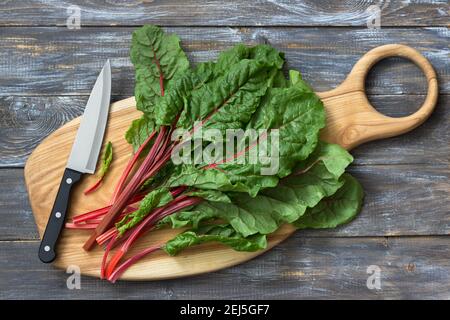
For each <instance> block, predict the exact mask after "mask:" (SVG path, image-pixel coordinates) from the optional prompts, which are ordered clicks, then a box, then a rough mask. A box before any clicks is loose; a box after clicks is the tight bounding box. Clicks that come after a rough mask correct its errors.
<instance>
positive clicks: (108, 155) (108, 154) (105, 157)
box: [84, 141, 113, 194]
mask: <svg viewBox="0 0 450 320" xmlns="http://www.w3.org/2000/svg"><path fill="white" fill-rule="evenodd" d="M112 160H113V149H112V143H111V141H108V143H107V144H106V146H105V150H104V151H103V154H102V157H101V160H100V168H99V169H98V172H97V174H96V176H97V177H98V180H97V182H96V183H94V184H93V185H92V186H91V187H89V188H88V189H86V190H85V191H84V194H89V193H91V192H93V191H95V190H97V189H98V187H100V185H101V184H102V181H103V177H104V176H105V174H106V172H108V170H109V167H110V165H111V162H112Z"/></svg>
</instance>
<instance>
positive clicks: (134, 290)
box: [0, 233, 450, 300]
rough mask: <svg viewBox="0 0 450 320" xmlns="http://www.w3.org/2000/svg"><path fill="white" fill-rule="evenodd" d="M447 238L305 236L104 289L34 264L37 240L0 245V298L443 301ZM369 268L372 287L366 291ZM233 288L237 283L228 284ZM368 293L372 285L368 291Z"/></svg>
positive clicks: (448, 293) (448, 272)
mask: <svg viewBox="0 0 450 320" xmlns="http://www.w3.org/2000/svg"><path fill="white" fill-rule="evenodd" d="M449 246H450V238H448V237H406V238H384V237H381V238H308V237H304V236H302V235H301V234H300V233H298V234H297V235H296V236H294V237H292V238H290V239H288V240H287V241H285V242H284V243H282V244H281V245H279V246H277V247H276V248H274V249H272V250H271V251H269V252H267V253H266V254H264V255H262V256H259V257H257V258H256V259H254V260H252V261H249V262H247V263H244V264H242V265H239V266H236V267H232V268H229V269H225V270H221V271H218V272H214V273H210V274H204V275H200V276H196V277H191V278H182V279H175V280H165V281H156V282H143V281H141V282H120V281H119V282H117V283H116V284H114V285H112V284H110V283H108V282H104V281H100V280H97V279H94V278H88V277H82V278H81V289H79V290H76V289H75V290H69V289H67V286H66V281H67V278H68V277H69V275H70V274H67V273H65V271H64V270H56V269H54V268H53V267H52V266H51V265H47V264H43V263H40V262H39V260H38V259H37V257H36V251H37V248H38V243H37V242H0V261H1V266H2V267H1V268H0V284H1V286H0V298H1V299H239V300H245V299H314V298H315V299H317V298H320V299H336V298H340V299H450V290H449V288H450V250H448V247H449ZM369 266H378V267H379V268H380V285H381V288H380V289H369V288H368V287H367V279H368V277H369V276H370V274H368V273H367V269H368V267H369ZM237 283H239V285H238V286H237V285H236V284H237ZM372 288H373V287H372Z"/></svg>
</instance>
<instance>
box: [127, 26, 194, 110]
mask: <svg viewBox="0 0 450 320" xmlns="http://www.w3.org/2000/svg"><path fill="white" fill-rule="evenodd" d="M130 57H131V62H133V65H134V68H135V71H136V85H135V92H134V95H135V98H136V107H137V109H138V110H141V111H143V112H144V113H145V114H147V116H151V115H152V112H153V108H154V106H155V99H156V98H157V97H159V96H163V95H164V93H165V90H166V88H167V87H168V86H169V84H170V81H171V80H172V79H174V78H176V77H177V76H179V75H181V74H183V73H184V72H185V71H186V70H188V68H189V60H188V59H187V57H186V54H185V53H184V52H183V50H182V49H181V47H180V39H179V38H178V36H176V35H173V34H172V35H166V34H165V33H164V32H163V31H162V30H161V28H159V27H157V26H152V25H146V26H143V27H142V28H139V29H137V30H136V31H134V32H133V37H132V40H131V50H130Z"/></svg>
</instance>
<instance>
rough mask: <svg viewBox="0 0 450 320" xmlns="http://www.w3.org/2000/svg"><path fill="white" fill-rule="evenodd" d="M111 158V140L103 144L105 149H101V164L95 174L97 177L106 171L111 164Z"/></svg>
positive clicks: (100, 176)
mask: <svg viewBox="0 0 450 320" xmlns="http://www.w3.org/2000/svg"><path fill="white" fill-rule="evenodd" d="M112 159H113V147H112V143H111V141H108V143H107V144H106V146H105V151H103V154H102V158H101V161H100V163H101V166H100V169H99V170H98V173H97V176H98V177H99V178H102V177H103V176H104V175H105V174H106V172H107V171H108V169H109V167H110V166H111V162H112Z"/></svg>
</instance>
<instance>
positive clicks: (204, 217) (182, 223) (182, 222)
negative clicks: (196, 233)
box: [157, 208, 217, 229]
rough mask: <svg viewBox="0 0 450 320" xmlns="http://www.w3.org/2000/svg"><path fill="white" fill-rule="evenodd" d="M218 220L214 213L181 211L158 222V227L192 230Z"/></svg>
mask: <svg viewBox="0 0 450 320" xmlns="http://www.w3.org/2000/svg"><path fill="white" fill-rule="evenodd" d="M200 209H201V208H200ZM216 218H217V214H216V212H214V211H199V210H191V211H179V212H177V213H174V214H171V215H169V216H167V217H165V218H163V219H161V220H160V221H159V222H158V224H157V227H158V228H161V227H165V226H171V227H172V228H173V229H177V228H183V227H186V226H192V228H194V229H197V228H198V227H199V226H200V223H202V222H205V221H208V220H212V219H216Z"/></svg>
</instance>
